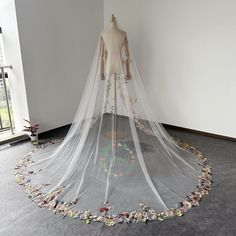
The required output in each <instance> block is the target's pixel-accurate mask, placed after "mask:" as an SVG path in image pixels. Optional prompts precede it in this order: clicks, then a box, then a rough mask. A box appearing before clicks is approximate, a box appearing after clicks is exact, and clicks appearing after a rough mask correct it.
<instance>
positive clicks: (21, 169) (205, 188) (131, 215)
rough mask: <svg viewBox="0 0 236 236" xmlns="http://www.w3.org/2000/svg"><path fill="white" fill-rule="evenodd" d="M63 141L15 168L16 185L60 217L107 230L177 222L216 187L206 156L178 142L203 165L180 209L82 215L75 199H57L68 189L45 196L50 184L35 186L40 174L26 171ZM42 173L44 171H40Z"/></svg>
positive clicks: (102, 211) (106, 206) (143, 208)
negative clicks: (175, 219)
mask: <svg viewBox="0 0 236 236" xmlns="http://www.w3.org/2000/svg"><path fill="white" fill-rule="evenodd" d="M62 140H63V138H62V139H55V140H52V141H49V142H47V143H46V144H41V145H39V146H37V147H36V148H35V149H33V150H32V151H31V152H30V153H28V154H26V155H25V156H24V158H23V159H22V160H20V161H19V163H18V164H17V165H16V167H15V170H16V172H15V176H16V182H17V183H18V184H19V185H20V186H21V187H22V189H23V190H24V191H25V192H26V193H27V196H28V198H30V199H31V200H32V201H34V202H35V203H36V204H38V206H39V207H46V208H48V209H49V210H51V211H52V212H53V213H54V214H56V213H60V214H62V215H63V217H66V216H68V217H71V218H74V219H80V220H85V222H86V223H87V224H89V223H91V222H92V221H96V222H102V223H105V224H106V225H107V226H112V225H115V224H118V223H119V224H122V223H133V222H144V223H147V222H149V221H154V220H156V221H163V220H165V219H169V218H173V217H175V216H182V215H184V213H185V212H187V211H188V210H189V209H190V208H192V207H195V206H199V202H200V200H201V198H202V197H203V196H204V195H208V193H209V191H210V190H211V184H212V172H211V167H210V166H209V165H208V164H207V159H206V158H205V157H203V155H202V153H201V152H200V151H199V150H197V149H196V148H195V147H193V146H191V145H189V144H187V143H185V142H183V141H182V140H180V139H174V140H175V142H176V143H177V144H178V145H179V146H180V147H182V148H183V149H185V150H188V151H190V152H192V153H193V154H194V155H195V156H196V158H197V159H198V161H199V165H200V166H201V167H202V171H201V175H200V176H199V179H198V181H199V183H198V185H197V187H196V190H195V192H192V193H191V195H190V196H187V197H186V199H185V200H184V201H183V202H181V203H179V204H178V207H177V208H175V209H174V208H171V209H168V210H167V211H160V212H159V211H157V210H156V209H152V208H151V207H149V206H147V205H145V204H144V203H140V209H141V210H139V211H138V210H134V211H132V212H121V213H119V214H116V215H111V214H110V213H109V210H110V208H111V205H110V203H109V202H107V203H105V204H104V206H103V207H101V208H100V209H99V212H100V214H95V213H93V212H91V211H83V212H81V211H78V210H75V209H73V205H74V204H76V203H77V202H78V199H75V200H73V201H70V202H61V201H58V200H57V196H58V195H59V194H60V193H61V192H63V190H64V188H63V187H60V188H58V189H56V190H55V191H53V192H52V193H50V194H48V193H45V192H44V188H45V187H46V186H48V184H42V185H32V184H31V179H30V176H31V175H35V174H37V172H33V171H28V172H27V171H26V167H27V166H28V165H29V164H31V163H33V161H32V160H31V158H32V154H33V153H34V152H36V151H37V150H39V149H44V148H45V147H46V146H48V145H51V144H55V143H58V142H61V141H62ZM39 171H40V170H39Z"/></svg>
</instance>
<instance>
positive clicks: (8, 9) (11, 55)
mask: <svg viewBox="0 0 236 236" xmlns="http://www.w3.org/2000/svg"><path fill="white" fill-rule="evenodd" d="M0 27H2V30H3V41H4V42H3V43H4V49H5V54H6V63H7V64H12V65H13V70H8V71H7V72H8V74H9V82H10V89H11V100H12V106H13V111H14V114H13V115H14V118H15V119H14V120H15V126H16V129H17V130H18V131H21V130H22V127H23V124H24V121H23V119H24V118H25V119H28V118H29V114H28V106H27V98H26V92H25V81H24V74H23V67H22V60H21V52H20V45H19V35H18V29H17V22H16V12H15V3H14V0H1V1H0Z"/></svg>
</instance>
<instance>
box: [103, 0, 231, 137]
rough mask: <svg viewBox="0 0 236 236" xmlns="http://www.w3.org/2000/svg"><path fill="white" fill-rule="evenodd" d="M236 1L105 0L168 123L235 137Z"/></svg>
mask: <svg viewBox="0 0 236 236" xmlns="http://www.w3.org/2000/svg"><path fill="white" fill-rule="evenodd" d="M235 9H236V1H232V0H198V1H192V0H178V1H176V0H129V1H127V0H119V1H117V0H104V22H105V24H107V22H108V21H109V20H110V18H111V14H112V13H114V14H115V15H116V16H117V18H118V21H119V22H120V24H121V26H122V27H123V28H124V30H125V31H127V32H128V36H129V40H130V41H131V42H132V45H133V50H134V56H135V58H136V62H137V64H138V68H139V71H140V74H141V77H142V79H143V81H144V84H145V86H146V89H147V90H148V94H150V99H151V101H152V103H154V104H155V105H156V106H155V109H157V110H158V111H159V113H160V117H161V121H162V122H164V123H167V124H172V125H176V126H181V127H186V128H191V129H196V130H200V131H205V132H210V133H215V134H220V135H225V136H231V137H236V108H235V107H236V105H235V104H236V92H235V91H236V66H235V65H236V14H235Z"/></svg>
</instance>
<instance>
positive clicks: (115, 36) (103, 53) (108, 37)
mask: <svg viewBox="0 0 236 236" xmlns="http://www.w3.org/2000/svg"><path fill="white" fill-rule="evenodd" d="M100 42H101V43H100V57H101V67H100V68H101V79H102V80H104V79H105V76H104V73H106V74H108V75H111V74H115V75H119V74H120V72H121V66H122V65H121V64H120V58H121V50H122V49H123V47H124V50H125V55H126V59H125V64H126V79H127V80H129V79H131V74H130V69H129V47H128V39H127V34H126V32H125V31H122V30H120V29H119V27H118V25H117V19H116V17H115V16H114V15H112V19H111V22H110V24H109V25H108V27H107V29H105V30H104V31H103V32H102V33H101V41H100Z"/></svg>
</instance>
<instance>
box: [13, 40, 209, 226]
mask: <svg viewBox="0 0 236 236" xmlns="http://www.w3.org/2000/svg"><path fill="white" fill-rule="evenodd" d="M99 45H100V43H98V45H97V49H96V52H95V56H94V59H93V63H92V66H91V69H90V72H89V75H88V78H87V83H86V86H85V89H84V92H83V96H82V100H81V102H80V104H79V107H78V111H77V113H76V115H75V118H74V120H73V122H72V125H71V127H70V129H69V132H68V133H67V135H66V137H65V138H64V139H62V140H57V141H54V142H51V143H48V144H46V145H41V146H39V147H38V148H36V150H34V151H33V152H31V153H29V154H27V155H26V156H25V157H24V159H23V160H21V161H20V163H19V164H18V165H17V167H16V169H17V172H16V177H17V181H18V183H19V184H21V185H22V187H23V188H24V190H25V191H26V192H27V193H28V195H29V196H30V198H31V199H32V200H34V201H35V202H36V203H38V205H39V206H45V207H48V208H49V209H51V210H53V211H54V212H60V213H63V214H64V215H68V216H71V217H73V218H79V219H85V220H86V221H87V223H89V222H91V220H96V221H102V222H105V223H107V224H108V225H109V224H114V223H117V222H133V221H139V220H140V221H147V220H155V219H161V220H163V219H164V218H168V217H172V216H174V215H182V213H183V212H185V211H186V210H188V209H189V208H191V206H193V205H194V204H198V200H200V198H201V196H203V195H204V194H207V192H208V190H209V189H210V182H211V181H210V167H209V166H207V164H206V162H205V159H204V158H203V157H202V155H201V153H200V152H199V151H197V150H196V149H195V148H193V147H192V146H190V145H187V144H185V143H183V142H181V141H178V140H174V139H173V138H172V137H171V136H169V135H168V133H167V132H166V131H165V129H164V128H163V126H162V125H161V124H160V123H159V118H158V114H157V113H158V111H156V109H155V107H150V104H149V102H148V99H147V95H146V93H145V89H144V86H143V82H142V80H141V78H140V76H139V73H138V69H137V67H136V64H135V61H134V57H133V54H132V52H130V72H131V77H132V79H131V80H127V79H126V71H125V69H124V68H125V67H124V61H123V59H124V52H123V50H122V53H121V60H120V63H121V67H122V68H123V69H122V71H121V73H120V74H113V75H105V80H101V75H100V59H101V58H100V47H99ZM130 51H131V50H130ZM144 79H145V78H144Z"/></svg>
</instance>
